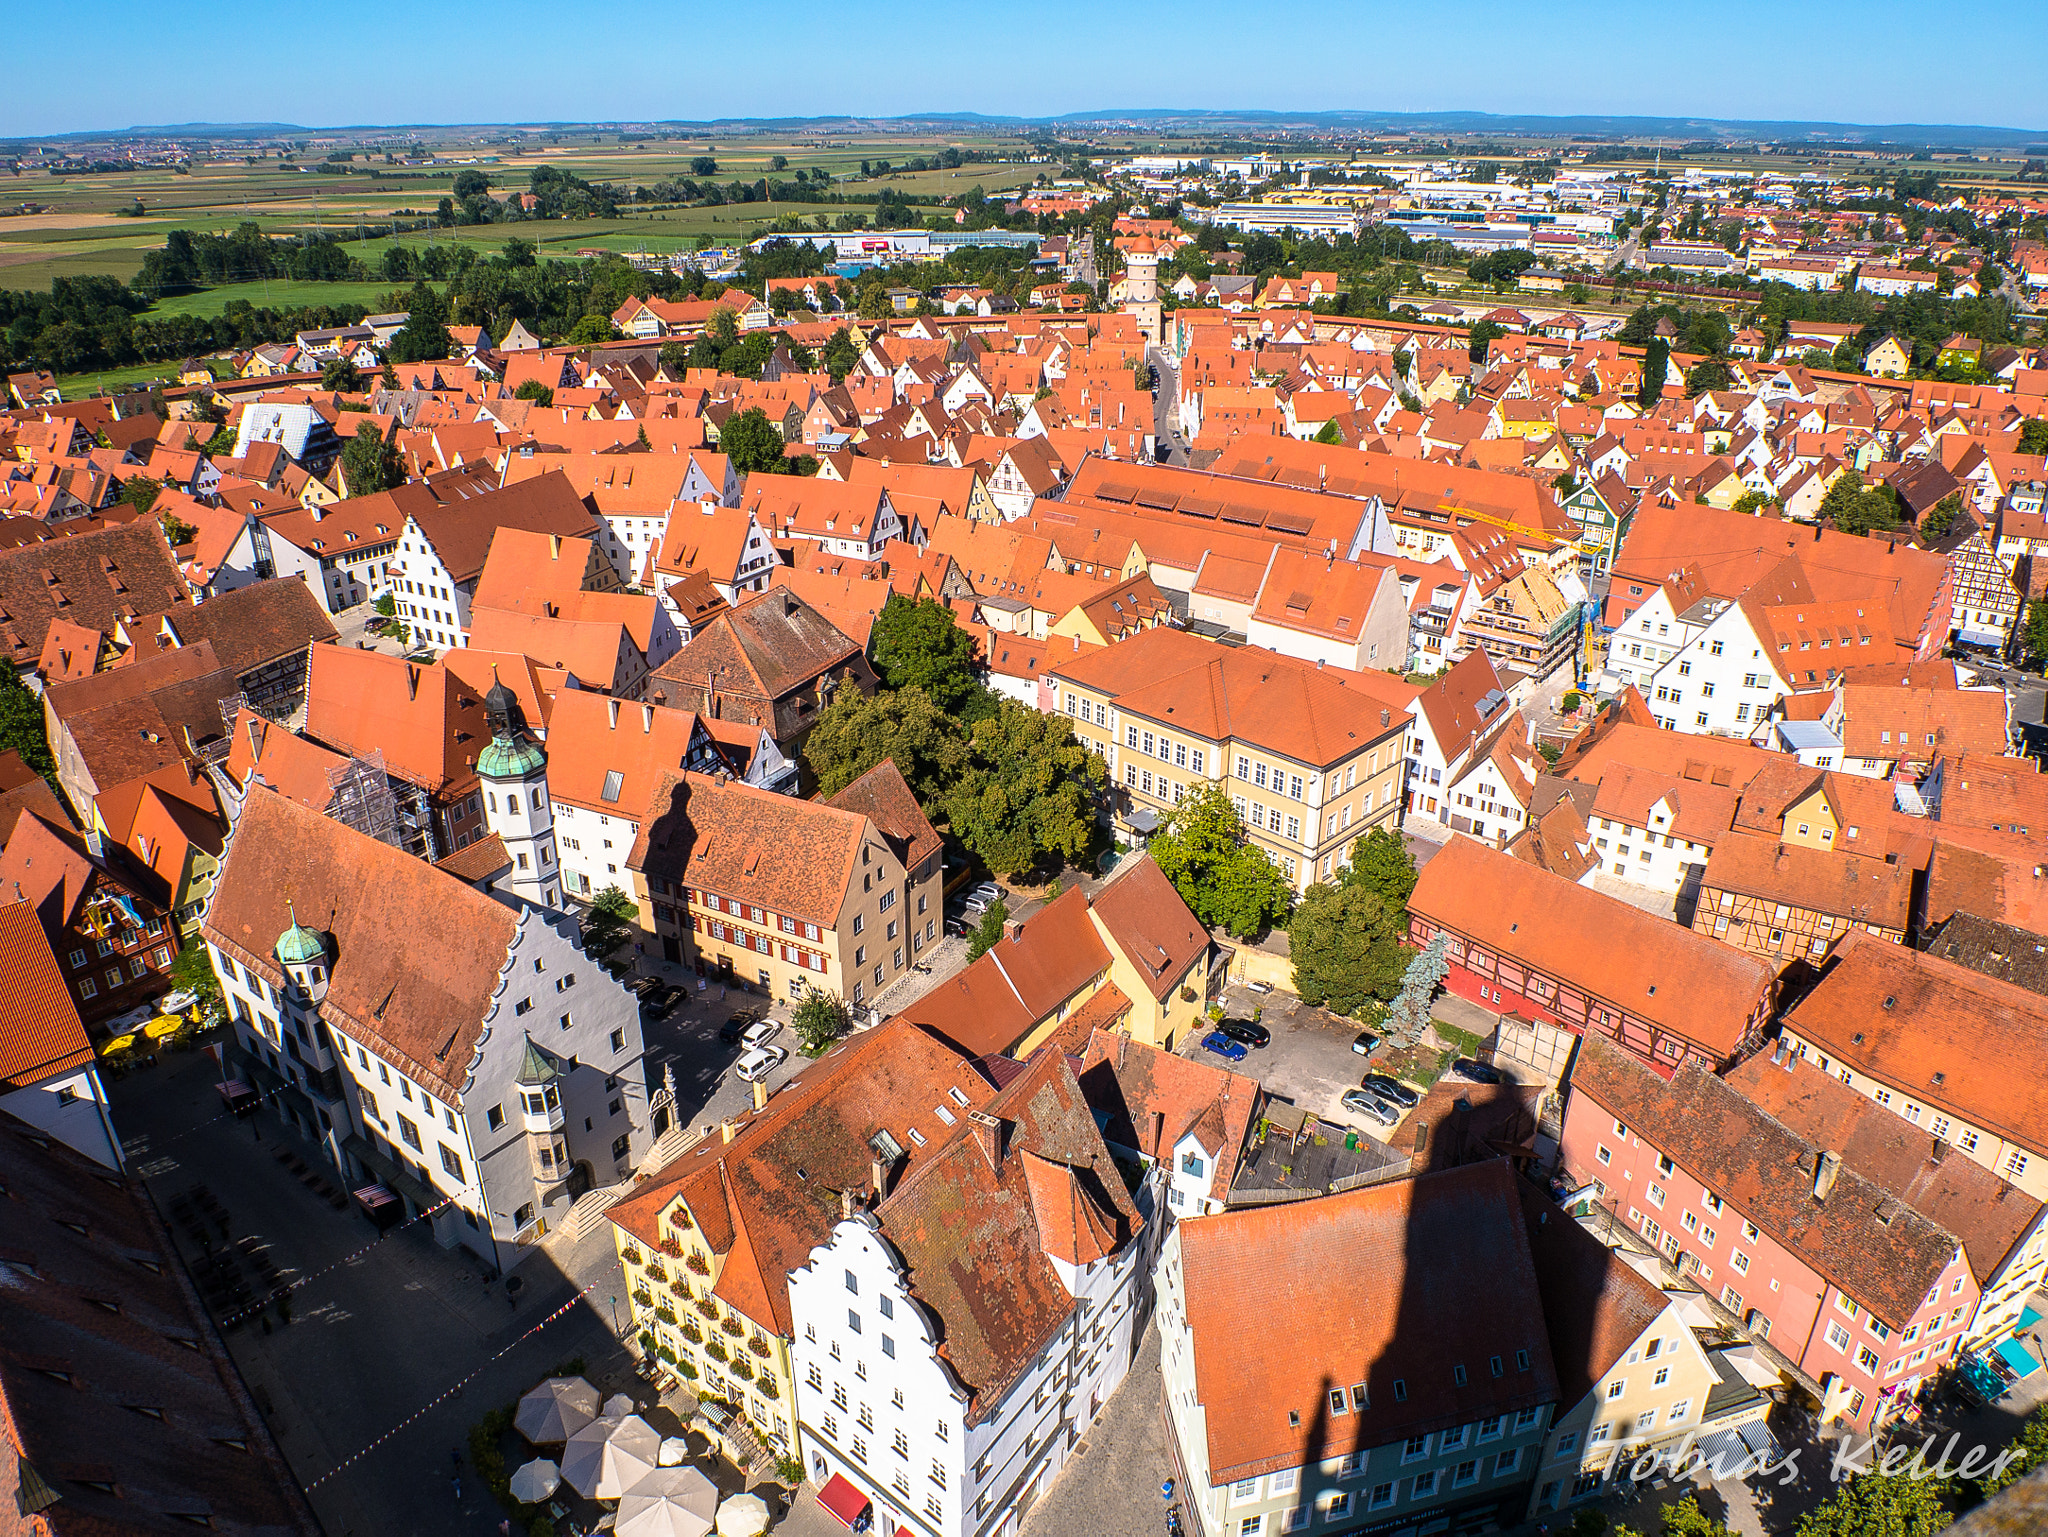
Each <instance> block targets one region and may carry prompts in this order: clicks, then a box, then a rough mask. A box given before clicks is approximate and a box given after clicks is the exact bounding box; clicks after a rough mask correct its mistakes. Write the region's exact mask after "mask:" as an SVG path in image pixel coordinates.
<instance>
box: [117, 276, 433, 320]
mask: <svg viewBox="0 0 2048 1537" xmlns="http://www.w3.org/2000/svg"><path fill="white" fill-rule="evenodd" d="M408 286H409V285H408ZM391 290H392V285H391V284H389V283H382V282H379V283H297V282H293V281H292V280H291V279H289V278H265V279H263V280H261V281H258V282H254V283H231V284H228V285H227V286H225V287H222V288H202V289H200V290H198V292H196V293H189V294H171V295H169V296H168V297H166V298H162V299H159V300H157V301H156V303H155V304H153V305H151V306H150V309H149V314H151V315H152V316H156V315H218V314H219V313H220V312H221V311H222V310H224V309H226V308H227V307H228V305H229V304H231V303H232V302H234V301H235V300H237V299H239V300H241V301H243V302H244V303H247V304H252V305H254V306H255V307H256V308H257V309H274V310H296V309H305V308H307V307H309V306H311V305H316V304H361V305H364V306H367V307H368V308H369V309H370V311H371V312H372V313H375V312H376V311H377V310H378V309H379V308H380V307H381V306H382V305H383V303H384V301H385V300H386V299H389V298H390V297H392V293H391ZM399 297H401V298H402V297H403V292H402V290H401V293H400V295H399ZM399 307H400V308H401V309H402V308H404V306H403V305H400V306H399Z"/></svg>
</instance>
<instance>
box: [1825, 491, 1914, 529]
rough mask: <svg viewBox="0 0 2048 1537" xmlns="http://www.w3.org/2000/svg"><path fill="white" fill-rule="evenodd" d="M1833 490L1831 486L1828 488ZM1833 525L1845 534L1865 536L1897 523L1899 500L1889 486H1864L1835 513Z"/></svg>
mask: <svg viewBox="0 0 2048 1537" xmlns="http://www.w3.org/2000/svg"><path fill="white" fill-rule="evenodd" d="M1828 489H1829V490H1830V491H1833V489H1834V488H1833V487H1832V486H1830V487H1829V488H1828ZM1823 501H1825V498H1823ZM1834 523H1835V527H1836V528H1838V529H1840V530H1841V531H1842V532H1843V533H1845V534H1855V535H1857V536H1859V537H1863V536H1867V535H1868V534H1870V533H1871V532H1873V531H1875V530H1883V529H1888V528H1896V527H1898V525H1899V501H1898V497H1897V495H1896V494H1895V493H1894V492H1893V491H1892V488H1891V487H1890V486H1865V487H1864V488H1863V489H1862V490H1860V491H1858V492H1857V493H1856V495H1855V496H1854V497H1852V498H1851V499H1850V500H1849V504H1848V505H1847V506H1846V507H1843V508H1840V509H1839V510H1837V512H1836V513H1835V519H1834Z"/></svg>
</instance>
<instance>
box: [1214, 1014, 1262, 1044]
mask: <svg viewBox="0 0 2048 1537" xmlns="http://www.w3.org/2000/svg"><path fill="white" fill-rule="evenodd" d="M1216 1029H1217V1031H1218V1032H1219V1033H1220V1034H1223V1035H1227V1036H1229V1037H1230V1038H1231V1039H1232V1040H1233V1041H1242V1042H1243V1043H1244V1044H1245V1045H1247V1046H1252V1047H1259V1046H1270V1045H1272V1044H1273V1032H1272V1031H1270V1030H1268V1029H1267V1028H1266V1027H1265V1026H1264V1025H1262V1024H1260V1023H1259V1022H1258V1021H1257V1020H1251V1019H1226V1020H1224V1021H1223V1022H1222V1023H1221V1024H1219V1025H1218V1026H1217V1027H1216Z"/></svg>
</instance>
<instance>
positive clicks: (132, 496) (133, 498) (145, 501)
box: [121, 475, 164, 512]
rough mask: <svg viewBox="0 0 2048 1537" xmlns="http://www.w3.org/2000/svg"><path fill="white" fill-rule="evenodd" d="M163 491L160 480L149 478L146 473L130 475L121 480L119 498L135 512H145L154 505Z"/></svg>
mask: <svg viewBox="0 0 2048 1537" xmlns="http://www.w3.org/2000/svg"><path fill="white" fill-rule="evenodd" d="M163 491H164V488H163V484H162V482H160V481H155V480H151V479H150V478H149V477H148V476H147V475H130V476H129V477H128V478H127V479H126V480H124V481H122V482H121V500H122V501H124V502H126V503H127V504H128V505H129V506H130V507H133V508H134V509H135V510H136V511H137V512H147V511H149V509H150V508H152V507H154V506H155V505H156V499H157V498H158V497H159V496H162V495H163Z"/></svg>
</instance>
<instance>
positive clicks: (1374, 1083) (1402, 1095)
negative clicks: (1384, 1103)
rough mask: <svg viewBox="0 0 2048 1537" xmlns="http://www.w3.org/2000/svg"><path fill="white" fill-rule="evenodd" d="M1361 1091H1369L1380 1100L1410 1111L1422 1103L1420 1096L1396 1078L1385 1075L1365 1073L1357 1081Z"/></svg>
mask: <svg viewBox="0 0 2048 1537" xmlns="http://www.w3.org/2000/svg"><path fill="white" fill-rule="evenodd" d="M1358 1086H1359V1087H1360V1088H1361V1089H1367V1090H1370V1091H1371V1092H1372V1093H1374V1094H1377V1095H1379V1097H1380V1098H1381V1099H1390V1100H1392V1101H1393V1102H1394V1103H1395V1104H1397V1105H1400V1106H1402V1107H1403V1108H1404V1109H1411V1108H1413V1107H1414V1106H1416V1105H1419V1104H1421V1103H1422V1096H1421V1095H1420V1094H1417V1093H1416V1092H1415V1091H1414V1090H1413V1089H1411V1088H1409V1087H1408V1085H1407V1084H1405V1083H1403V1082H1401V1080H1400V1079H1398V1078H1389V1077H1388V1076H1387V1075H1386V1074H1385V1073H1367V1074H1366V1075H1365V1076H1364V1077H1363V1078H1361V1079H1359V1080H1358Z"/></svg>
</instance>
